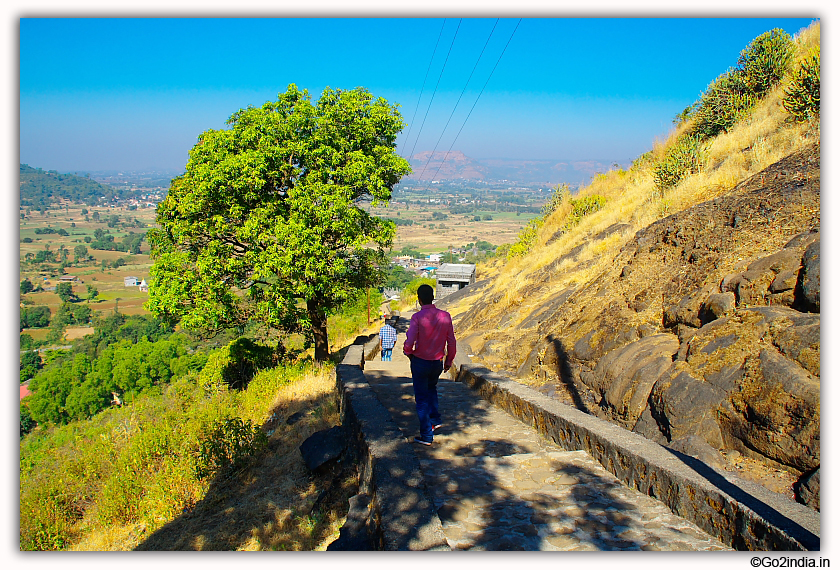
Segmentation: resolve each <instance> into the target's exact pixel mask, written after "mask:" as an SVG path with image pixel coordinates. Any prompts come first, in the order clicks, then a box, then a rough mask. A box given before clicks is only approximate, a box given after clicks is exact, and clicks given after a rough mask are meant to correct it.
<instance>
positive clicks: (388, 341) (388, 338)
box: [379, 319, 397, 362]
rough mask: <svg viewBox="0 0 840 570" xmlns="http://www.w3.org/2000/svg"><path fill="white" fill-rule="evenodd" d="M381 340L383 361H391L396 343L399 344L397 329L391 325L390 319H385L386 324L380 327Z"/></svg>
mask: <svg viewBox="0 0 840 570" xmlns="http://www.w3.org/2000/svg"><path fill="white" fill-rule="evenodd" d="M379 341H380V343H381V345H382V361H383V362H390V360H391V353H392V351H393V350H394V345H395V344H397V329H395V328H394V327H392V326H391V320H390V319H385V324H384V325H382V328H380V329H379Z"/></svg>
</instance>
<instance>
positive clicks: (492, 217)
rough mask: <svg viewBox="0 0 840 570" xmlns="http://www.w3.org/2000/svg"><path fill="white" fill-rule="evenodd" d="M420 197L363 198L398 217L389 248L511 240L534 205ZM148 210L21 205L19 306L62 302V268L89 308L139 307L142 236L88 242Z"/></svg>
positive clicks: (35, 332) (141, 220) (435, 249)
mask: <svg viewBox="0 0 840 570" xmlns="http://www.w3.org/2000/svg"><path fill="white" fill-rule="evenodd" d="M414 198H418V196H414ZM419 202H420V200H419V199H416V200H405V201H400V200H399V199H397V200H394V201H392V202H391V204H390V205H389V206H387V207H371V206H368V210H369V211H370V212H371V213H372V214H374V215H377V216H380V217H386V218H396V219H399V220H401V221H402V222H403V223H402V224H400V225H398V226H397V235H396V238H395V240H394V246H393V250H394V251H399V250H401V249H402V248H403V247H406V246H411V247H413V248H416V249H418V250H419V251H421V252H422V253H424V254H430V253H439V252H443V251H445V250H447V249H449V248H451V247H462V246H464V245H466V244H468V243H471V242H473V243H475V242H478V241H487V242H489V243H491V244H493V245H501V244H504V243H512V242H514V241H516V238H517V235H518V234H519V232H520V230H521V229H522V228H523V227H524V226H525V224H527V223H528V221H529V220H530V219H531V218H534V217H536V216H537V214H536V213H533V212H524V211H522V212H516V211H497V210H496V209H494V208H495V207H496V206H495V204H492V203H490V204H487V203H483V204H482V206H487V208H485V209H476V210H472V211H469V212H467V213H452V207H451V206H450V205H449V204H447V203H424V204H419ZM450 203H451V202H450ZM533 204H534V201H533V200H528V205H533ZM114 216H116V217H117V220H115V218H114ZM154 218H155V210H154V208H151V207H148V208H141V207H138V208H133V209H129V207H127V206H122V207H121V206H115V207H99V206H96V207H91V206H82V205H78V204H69V203H67V204H65V205H63V206H62V207H60V208H57V207H54V208H53V209H50V210H47V211H46V212H40V211H38V210H36V209H30V208H24V207H21V210H20V226H19V229H20V232H19V234H20V280H21V281H22V280H23V279H29V280H30V281H31V282H32V284H33V286H34V287H35V291H32V292H29V293H26V294H25V295H21V306H22V307H24V306H46V307H48V308H49V309H50V312H51V314H52V315H55V314H56V312H57V311H58V309H59V307H61V305H62V301H61V299H60V298H59V296H58V294H57V293H56V291H55V287H56V285H57V284H58V283H59V278H60V276H61V275H62V274H64V275H71V276H75V277H76V278H77V281H75V282H73V285H72V287H73V294H74V295H75V296H76V301H75V303H76V304H86V305H88V306H90V308H91V309H92V311H93V313H94V314H95V315H99V316H103V315H107V314H110V313H111V312H113V311H114V310H115V309H116V310H119V312H120V313H123V314H125V315H134V314H142V313H145V312H146V310H145V308H144V304H145V302H146V300H147V299H148V293H147V292H145V291H141V290H140V288H139V287H138V286H126V285H125V281H124V280H125V278H126V277H135V278H136V279H137V282H138V283H139V282H140V281H141V280H143V279H146V280H148V278H149V270H150V268H151V265H152V260H151V258H150V257H149V244H148V243H147V242H146V241H145V240H144V241H142V242H141V243H140V245H139V253H129V252H123V251H106V250H100V249H94V248H93V247H91V244H92V243H93V242H96V240H97V238H96V235H97V233H98V234H99V235H100V236H101V235H105V236H106V238H107V237H108V236H112V237H113V241H114V242H116V243H120V242H121V241H122V240H123V239H124V238H125V237H126V236H129V235H131V234H134V235H135V236H138V235H140V234H144V233H145V232H146V231H148V229H149V228H151V227H153V226H154V224H155V222H154ZM45 231H52V232H53V233H44V232H45ZM79 246H84V247H85V248H86V252H85V254H84V256H83V258H82V259H78V260H77V259H76V257H77V256H76V252H75V250H76V248H77V247H79ZM45 250H46V251H49V252H52V254H53V255H54V260H52V261H45V262H38V261H37V259H36V256H38V255H39V252H41V256H43V252H44V251H45ZM62 260H64V262H65V267H64V270H63V271H62V269H61V265H60V263H61V261H62ZM88 286H93V287H95V288H96V289H97V291H98V294H97V296H96V297H95V298H94V299H88V292H87V288H88ZM21 332H22V333H26V334H29V335H30V336H31V337H32V338H33V340H35V341H43V340H45V339H46V336H47V329H44V328H32V329H29V328H27V329H24V330H23V331H21ZM92 332H93V329H92V328H90V327H84V326H81V327H73V326H71V327H68V328H67V330H66V333H65V336H64V339H63V342H67V341H71V340H73V338H78V337H79V336H84V335H85V334H90V333H92Z"/></svg>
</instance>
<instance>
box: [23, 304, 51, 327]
mask: <svg viewBox="0 0 840 570" xmlns="http://www.w3.org/2000/svg"><path fill="white" fill-rule="evenodd" d="M50 316H51V314H50V308H49V307H46V306H43V305H39V306H37V307H32V308H27V307H23V308H21V310H20V330H23V329H35V328H44V327H46V326H49V324H50Z"/></svg>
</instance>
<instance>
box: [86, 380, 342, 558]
mask: <svg viewBox="0 0 840 570" xmlns="http://www.w3.org/2000/svg"><path fill="white" fill-rule="evenodd" d="M271 374H277V372H276V371H275V370H264V371H261V372H260V373H259V374H258V375H257V377H256V378H255V379H254V380H253V381H252V383H255V382H256V383H259V382H260V377H261V376H263V375H271ZM263 380H264V381H265V383H266V384H267V385H273V383H272V382H271V380H270V379H269V378H268V377H265V378H264V379H263ZM242 394H243V395H242V400H243V401H242V402H241V408H242V409H241V414H242V417H243V418H245V419H254V420H255V421H257V423H262V424H263V425H270V426H271V429H270V430H269V434H270V436H269V448H268V450H267V451H266V452H265V453H263V454H262V455H261V457H260V458H259V460H258V461H257V462H256V463H255V464H253V465H252V466H250V467H249V468H247V469H246V470H244V471H243V472H241V473H238V474H236V475H234V476H232V477H227V478H218V479H214V480H212V481H206V482H202V483H199V482H197V481H195V480H193V479H189V480H182V479H183V478H178V477H176V475H177V474H173V476H172V477H171V478H170V477H167V478H166V479H167V481H168V486H167V488H165V489H164V488H161V489H146V490H145V496H146V499H145V500H148V501H155V500H157V499H158V498H159V497H158V496H157V495H159V494H161V493H163V494H168V493H171V492H173V490H174V489H176V488H178V489H180V488H181V487H182V486H184V485H198V487H197V488H195V489H192V491H191V493H193V494H194V496H195V497H196V501H195V505H194V507H193V508H192V510H191V512H190V513H182V512H173V513H171V514H170V515H169V517H168V518H167V519H166V520H163V519H159V520H155V521H151V520H144V521H136V522H133V523H131V524H127V525H108V526H103V525H101V524H100V523H99V522H98V521H97V520H96V518H95V515H93V516H90V517H87V516H86V518H85V520H84V521H82V522H81V524H80V531H79V539H78V541H77V542H76V543H75V544H73V545H72V546H71V548H70V550H75V551H113V550H131V549H136V548H138V547H140V549H144V550H145V549H153V550H323V549H325V548H326V546H327V545H328V544H329V543H330V542H332V541H333V540H334V539H335V538H337V536H338V531H339V529H340V527H341V524H343V517H344V516H345V513H346V505H347V497H348V496H349V494H352V492H354V491H353V489H354V488H355V485H356V480H355V476H354V474H344V475H343V476H342V478H341V480H339V481H337V482H336V481H334V480H333V479H332V478H333V476H334V474H332V473H327V474H324V475H321V476H315V477H313V476H311V474H310V473H309V472H308V470H307V469H306V467H305V465H304V462H303V458H302V456H301V454H300V451H299V450H298V447H299V446H300V444H301V443H302V442H303V440H304V439H306V438H307V437H309V436H310V435H311V434H313V433H315V432H316V431H319V430H322V429H327V428H329V427H331V426H333V425H336V424H338V423H339V413H338V407H337V405H336V400H335V376H334V373H333V369H332V368H331V367H326V366H325V367H319V368H314V369H312V370H310V371H309V372H307V373H305V374H303V375H301V376H300V377H299V378H298V379H297V380H296V381H294V382H291V383H288V384H284V385H282V386H281V387H280V388H279V389H278V390H277V391H276V393H274V394H273V395H272V396H271V400H270V405H265V403H264V405H263V406H262V407H261V409H263V410H265V409H268V410H269V414H268V417H262V416H261V417H259V418H257V417H254V418H251V417H250V416H252V415H253V410H256V409H257V408H258V406H254V405H250V404H249V403H248V401H247V400H248V399H249V398H251V399H252V398H253V397H255V396H246V395H245V393H242ZM296 412H303V413H304V414H305V415H304V417H303V418H302V419H301V420H299V421H297V422H295V423H293V424H292V425H288V424H287V423H286V422H285V421H280V419H283V420H284V419H285V418H287V417H288V416H290V415H292V414H294V413H296ZM272 417H273V418H276V419H275V420H272ZM330 486H333V487H335V488H336V490H335V492H334V493H333V494H332V495H330V499H329V500H328V501H326V502H325V503H324V504H323V505H322V508H320V509H319V510H318V512H317V513H310V510H311V508H312V506H313V504H314V503H315V500H316V498H317V497H318V496H319V494H320V493H321V491H323V490H324V489H325V488H327V487H330Z"/></svg>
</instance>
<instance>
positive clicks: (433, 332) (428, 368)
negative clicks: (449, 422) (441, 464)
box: [403, 285, 456, 445]
mask: <svg viewBox="0 0 840 570" xmlns="http://www.w3.org/2000/svg"><path fill="white" fill-rule="evenodd" d="M434 299H435V291H434V289H432V288H431V287H430V286H429V285H421V286H420V287H419V288H418V289H417V301H418V302H419V303H420V311H419V312H417V313H414V314H413V315H412V316H411V323H410V324H409V326H408V332H407V333H406V335H405V343H404V344H403V352H404V353H405V354H406V355H407V356H408V358H409V360H410V361H411V379H412V382H413V384H414V403H415V405H416V407H417V418H418V419H419V420H420V435H419V436H418V437H415V438H414V441H415V443H420V444H423V445H431V444H432V441H433V440H434V430H436V429H438V428H439V427H441V418H440V411H439V410H438V395H437V382H438V378H440V375H441V373H442V372H444V371H446V370H449V367H450V366H452V361H453V360H454V359H455V350H456V347H455V330H454V329H453V328H452V316H451V315H450V314H449V313H447V312H446V311H442V310H440V309H438V308H437V307H435V306H434V304H433V303H432V302H433V301H434Z"/></svg>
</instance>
